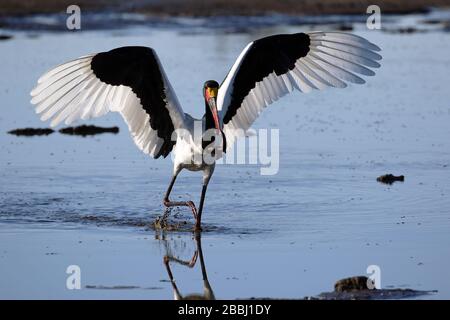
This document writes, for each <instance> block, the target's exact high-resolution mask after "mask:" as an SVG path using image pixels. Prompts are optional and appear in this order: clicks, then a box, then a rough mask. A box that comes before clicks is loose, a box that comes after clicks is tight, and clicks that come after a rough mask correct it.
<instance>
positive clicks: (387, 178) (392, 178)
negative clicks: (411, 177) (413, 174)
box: [377, 173, 405, 184]
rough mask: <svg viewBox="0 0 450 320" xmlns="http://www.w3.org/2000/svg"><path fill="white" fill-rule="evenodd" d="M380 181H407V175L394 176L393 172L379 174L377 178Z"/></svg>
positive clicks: (388, 182)
mask: <svg viewBox="0 0 450 320" xmlns="http://www.w3.org/2000/svg"><path fill="white" fill-rule="evenodd" d="M377 181H378V182H381V183H384V184H393V183H394V182H396V181H400V182H404V181H405V176H403V175H401V176H394V175H393V174H391V173H388V174H385V175H382V176H379V177H378V178H377Z"/></svg>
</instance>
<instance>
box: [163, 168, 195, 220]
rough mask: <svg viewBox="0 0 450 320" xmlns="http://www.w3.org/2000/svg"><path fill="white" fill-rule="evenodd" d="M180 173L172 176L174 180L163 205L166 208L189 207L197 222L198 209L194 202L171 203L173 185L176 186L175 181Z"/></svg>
mask: <svg viewBox="0 0 450 320" xmlns="http://www.w3.org/2000/svg"><path fill="white" fill-rule="evenodd" d="M178 173H179V171H178V172H176V173H174V175H173V176H172V180H171V181H170V184H169V187H168V188H167V191H166V195H165V196H164V200H163V203H164V205H165V206H166V207H178V206H186V207H189V208H191V210H192V214H193V215H194V218H195V220H197V208H196V207H195V204H194V202H192V201H170V200H169V196H170V192H172V188H173V185H174V184H175V180H176V179H177V176H178Z"/></svg>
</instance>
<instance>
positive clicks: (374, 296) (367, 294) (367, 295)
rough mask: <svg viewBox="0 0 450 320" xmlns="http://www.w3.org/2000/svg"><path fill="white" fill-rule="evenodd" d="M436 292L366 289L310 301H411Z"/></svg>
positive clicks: (332, 293) (334, 293) (325, 294)
mask: <svg viewBox="0 0 450 320" xmlns="http://www.w3.org/2000/svg"><path fill="white" fill-rule="evenodd" d="M436 292H437V291H436V290H432V291H423V290H414V289H372V290H370V289H365V290H356V291H343V292H336V291H333V292H323V293H321V294H319V295H318V296H316V297H307V298H306V299H310V300H316V299H318V300H381V299H409V298H415V297H420V296H424V295H429V294H433V293H436Z"/></svg>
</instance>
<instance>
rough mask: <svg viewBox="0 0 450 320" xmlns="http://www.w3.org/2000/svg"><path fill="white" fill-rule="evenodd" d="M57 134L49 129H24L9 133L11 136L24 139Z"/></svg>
mask: <svg viewBox="0 0 450 320" xmlns="http://www.w3.org/2000/svg"><path fill="white" fill-rule="evenodd" d="M53 132H55V131H54V130H52V129H49V128H23V129H15V130H11V131H8V133H9V134H12V135H15V136H24V137H32V136H48V135H49V134H52V133H53Z"/></svg>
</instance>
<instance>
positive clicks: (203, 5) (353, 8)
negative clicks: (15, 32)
mask: <svg viewBox="0 0 450 320" xmlns="http://www.w3.org/2000/svg"><path fill="white" fill-rule="evenodd" d="M70 4H72V2H70V1H66V0H42V1H14V0H3V1H2V2H1V4H0V16H8V15H27V14H37V13H56V12H61V13H62V12H65V9H66V8H67V6H69V5H70ZM371 4H373V2H372V1H368V0H362V1H361V0H323V1H295V0H283V1H272V0H247V1H241V0H210V1H202V0H166V1H162V0H156V1H138V0H131V1H126V2H124V1H120V0H112V1H105V0H100V1H87V0H79V1H77V5H78V6H80V7H81V8H82V10H87V11H112V12H137V13H144V14H151V15H163V16H167V15H170V16H190V17H198V16H218V15H258V14H267V13H284V14H301V15H305V14H312V15H317V14H362V13H365V12H366V9H367V7H368V6H369V5H371ZM377 5H379V6H380V7H381V8H382V10H383V12H384V13H411V12H424V11H426V10H427V9H428V8H429V7H445V6H450V1H449V0H431V1H427V0H409V1H406V0H400V1H399V0H380V1H378V2H377Z"/></svg>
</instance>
